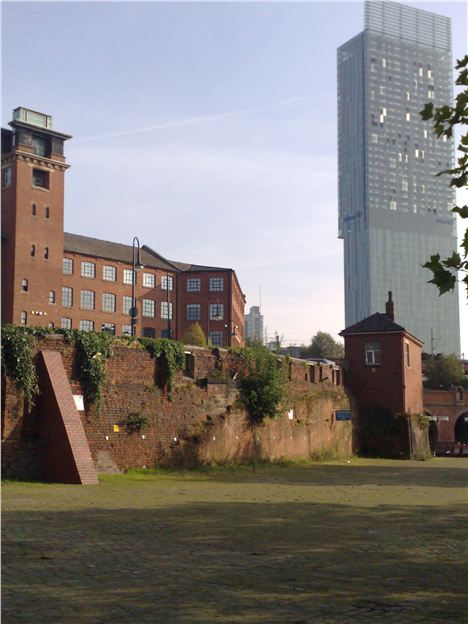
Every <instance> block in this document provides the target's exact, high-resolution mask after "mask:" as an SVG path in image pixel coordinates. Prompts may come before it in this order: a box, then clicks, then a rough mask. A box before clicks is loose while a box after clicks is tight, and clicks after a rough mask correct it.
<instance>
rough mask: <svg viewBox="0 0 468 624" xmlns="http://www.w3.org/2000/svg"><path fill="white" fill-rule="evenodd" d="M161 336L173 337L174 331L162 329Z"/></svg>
mask: <svg viewBox="0 0 468 624" xmlns="http://www.w3.org/2000/svg"><path fill="white" fill-rule="evenodd" d="M161 338H172V332H171V330H169V329H161Z"/></svg>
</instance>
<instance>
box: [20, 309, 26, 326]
mask: <svg viewBox="0 0 468 624" xmlns="http://www.w3.org/2000/svg"><path fill="white" fill-rule="evenodd" d="M27 322H28V313H27V312H25V311H24V310H23V311H22V312H21V314H20V325H26V323H27Z"/></svg>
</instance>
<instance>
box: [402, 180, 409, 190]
mask: <svg viewBox="0 0 468 624" xmlns="http://www.w3.org/2000/svg"><path fill="white" fill-rule="evenodd" d="M401 190H402V191H405V192H406V191H408V180H407V178H403V179H402V181H401Z"/></svg>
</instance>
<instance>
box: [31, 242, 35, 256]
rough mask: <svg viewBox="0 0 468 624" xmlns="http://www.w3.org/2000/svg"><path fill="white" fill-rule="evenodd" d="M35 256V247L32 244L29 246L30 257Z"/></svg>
mask: <svg viewBox="0 0 468 624" xmlns="http://www.w3.org/2000/svg"><path fill="white" fill-rule="evenodd" d="M35 255H36V245H34V244H32V245H31V256H32V257H33V258H34V256H35Z"/></svg>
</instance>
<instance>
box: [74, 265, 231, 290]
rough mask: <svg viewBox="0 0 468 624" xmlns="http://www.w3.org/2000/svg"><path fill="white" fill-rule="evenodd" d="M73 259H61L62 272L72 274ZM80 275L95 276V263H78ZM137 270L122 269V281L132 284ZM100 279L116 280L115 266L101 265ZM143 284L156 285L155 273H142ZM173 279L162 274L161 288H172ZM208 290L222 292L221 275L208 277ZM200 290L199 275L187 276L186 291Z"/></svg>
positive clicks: (146, 286)
mask: <svg viewBox="0 0 468 624" xmlns="http://www.w3.org/2000/svg"><path fill="white" fill-rule="evenodd" d="M73 265H74V261H73V259H72V258H64V259H63V273H64V274H65V275H73V271H74V266H73ZM80 275H81V277H88V278H91V279H95V278H96V263H95V262H89V261H83V262H81V265H80ZM137 275H138V274H137V272H136V271H135V272H133V271H132V269H124V270H123V283H124V284H132V283H133V279H135V284H136V283H137V279H138V278H137ZM102 279H103V280H104V281H106V282H116V281H117V268H116V267H115V266H112V265H109V264H106V265H104V266H103V267H102ZM143 286H144V287H145V288H155V287H156V275H155V274H154V273H147V272H144V273H143ZM173 287H174V280H173V278H172V277H171V276H170V275H163V276H162V277H161V288H162V290H173ZM209 289H210V292H223V290H224V278H223V277H210V280H209ZM200 291H201V279H200V278H199V277H189V278H188V279H187V292H200Z"/></svg>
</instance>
